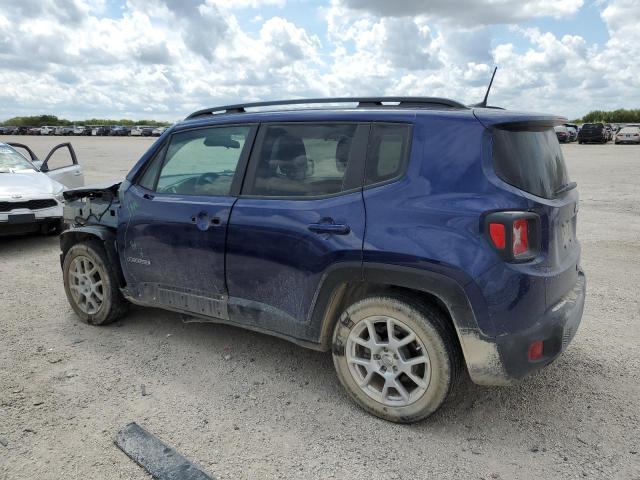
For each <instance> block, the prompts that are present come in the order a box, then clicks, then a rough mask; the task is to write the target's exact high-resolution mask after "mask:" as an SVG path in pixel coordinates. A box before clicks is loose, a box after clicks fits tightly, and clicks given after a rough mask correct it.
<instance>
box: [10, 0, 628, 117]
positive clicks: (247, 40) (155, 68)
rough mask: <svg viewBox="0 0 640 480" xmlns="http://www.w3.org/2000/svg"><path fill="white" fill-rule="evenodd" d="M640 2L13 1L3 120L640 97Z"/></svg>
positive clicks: (610, 105)
mask: <svg viewBox="0 0 640 480" xmlns="http://www.w3.org/2000/svg"><path fill="white" fill-rule="evenodd" d="M638 18H640V0H563V1H562V2H558V1H551V0H529V1H527V2H522V1H521V0H446V1H445V0H402V1H396V2H389V1H388V0H326V1H319V0H297V1H294V0H234V1H232V2H231V1H228V0H22V1H21V2H20V3H16V2H15V1H13V0H0V81H2V84H3V89H2V91H0V104H1V105H3V108H2V110H1V111H0V118H8V117H10V116H13V115H24V114H38V113H52V114H56V115H59V116H65V117H67V118H82V117H86V116H98V117H118V118H123V117H131V118H159V119H160V118H161V119H167V120H175V119H178V118H181V117H183V116H184V115H185V114H187V113H188V112H189V111H191V110H195V109H198V108H201V107H202V106H205V105H206V106H209V105H216V104H224V103H227V102H231V103H236V102H239V101H245V100H247V101H249V100H268V99H274V98H285V97H286V98H289V97H291V98H293V97H297V98H299V97H310V96H313V97H317V96H341V95H423V96H427V95H432V96H445V97H451V98H455V99H457V100H460V101H463V102H469V103H470V102H474V101H477V100H479V99H480V98H481V97H482V95H483V91H484V88H485V87H486V83H487V82H488V79H489V76H490V72H491V70H492V68H493V66H494V65H498V67H499V70H498V75H497V77H496V82H495V84H494V90H493V92H492V97H491V100H492V102H493V103H495V104H498V105H501V106H505V107H508V108H514V109H521V110H539V111H540V110H542V111H548V112H553V113H558V114H563V115H566V116H568V117H570V118H575V117H578V116H582V115H583V114H585V113H586V112H587V111H589V110H592V109H614V108H620V107H627V108H629V107H635V108H638V107H640V60H639V59H638V57H637V55H636V56H635V57H633V56H631V55H629V53H628V52H629V51H636V52H637V48H638V45H640V27H639V26H638V21H637V19H638Z"/></svg>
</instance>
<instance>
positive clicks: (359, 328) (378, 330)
mask: <svg viewBox="0 0 640 480" xmlns="http://www.w3.org/2000/svg"><path fill="white" fill-rule="evenodd" d="M345 353H346V360H347V364H348V366H349V371H350V373H351V375H352V376H353V378H354V380H355V381H356V383H357V384H358V385H359V387H360V388H361V389H362V390H363V391H364V392H365V393H366V394H367V395H368V396H369V397H371V398H373V399H374V400H376V401H377V402H380V403H382V404H384V405H389V406H394V407H403V406H407V405H410V404H412V403H414V402H415V401H417V400H418V399H419V398H420V397H421V396H422V395H423V394H424V392H425V391H426V390H427V387H428V386H429V381H430V379H431V364H430V361H429V354H428V352H427V350H426V349H425V347H424V344H423V343H422V341H421V340H420V339H419V338H418V336H417V335H416V333H415V332H414V331H413V330H412V329H411V328H409V327H408V326H407V325H405V324H404V323H402V322H400V321H399V320H397V319H394V318H392V317H389V316H372V317H368V318H365V319H364V320H362V321H360V322H358V323H357V324H356V325H355V326H354V327H353V330H352V331H351V332H350V334H349V337H348V338H347V344H346V352H345Z"/></svg>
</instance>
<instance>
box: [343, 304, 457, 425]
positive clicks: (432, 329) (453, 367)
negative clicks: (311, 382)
mask: <svg viewBox="0 0 640 480" xmlns="http://www.w3.org/2000/svg"><path fill="white" fill-rule="evenodd" d="M333 363H334V365H335V368H336V372H337V374H338V378H339V379H340V382H341V383H342V385H343V386H344V388H345V389H346V390H347V393H348V394H349V395H350V396H351V397H352V398H353V399H354V400H355V401H356V403H357V404H358V405H360V406H361V407H362V408H363V409H365V410H367V411H368V412H370V413H372V414H374V415H376V416H378V417H380V418H384V419H386V420H390V421H392V422H399V423H410V422H415V421H418V420H421V419H423V418H425V417H428V416H429V415H431V414H432V413H434V412H435V411H436V410H437V409H438V408H439V407H440V406H441V405H442V403H443V402H444V401H445V399H446V398H447V396H448V395H449V392H450V391H451V389H452V387H453V385H454V384H455V382H456V380H457V377H458V375H459V373H460V370H461V360H460V353H459V348H458V345H457V343H456V340H455V333H454V332H453V331H452V327H451V325H450V323H449V322H448V319H447V318H446V317H445V315H444V314H443V313H442V312H441V311H440V310H439V309H437V308H435V307H432V306H428V305H423V304H421V303H419V302H416V301H414V300H413V299H411V298H404V297H397V296H388V297H387V296H381V297H369V298H366V299H364V300H361V301H359V302H357V303H355V304H353V305H352V306H350V307H349V308H348V309H347V310H346V311H345V312H344V313H343V315H342V316H341V318H340V320H339V321H338V323H337V324H336V326H335V329H334V335H333Z"/></svg>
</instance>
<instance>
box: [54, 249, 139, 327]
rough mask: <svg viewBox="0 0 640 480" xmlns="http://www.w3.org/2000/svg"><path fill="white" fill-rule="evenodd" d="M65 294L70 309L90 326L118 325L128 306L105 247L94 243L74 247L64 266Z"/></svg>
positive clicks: (68, 253)
mask: <svg viewBox="0 0 640 480" xmlns="http://www.w3.org/2000/svg"><path fill="white" fill-rule="evenodd" d="M62 274H63V278H64V290H65V293H66V294H67V299H68V300H69V304H70V305H71V308H73V310H74V312H75V313H76V315H78V317H80V319H81V320H82V321H83V322H85V323H89V324H91V325H106V324H108V323H111V322H114V321H116V320H117V319H118V318H120V317H121V316H122V315H124V313H125V312H126V310H127V307H128V302H127V301H126V300H125V298H124V297H123V296H122V293H121V292H120V289H119V288H118V275H117V271H116V268H115V266H114V265H112V264H111V263H110V262H109V259H108V257H107V254H106V252H105V250H104V248H103V246H102V245H101V244H100V243H99V242H98V241H95V240H90V241H87V242H81V243H77V244H75V245H73V246H72V247H71V248H70V249H69V251H68V252H67V254H66V255H65V257H64V262H63V265H62Z"/></svg>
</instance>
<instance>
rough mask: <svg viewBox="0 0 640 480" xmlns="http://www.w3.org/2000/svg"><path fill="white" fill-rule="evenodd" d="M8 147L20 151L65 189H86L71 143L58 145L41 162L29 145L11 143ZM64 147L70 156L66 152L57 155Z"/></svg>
mask: <svg viewBox="0 0 640 480" xmlns="http://www.w3.org/2000/svg"><path fill="white" fill-rule="evenodd" d="M8 145H10V146H12V147H13V148H15V149H16V150H18V151H19V152H20V153H21V154H22V155H23V156H24V157H25V158H27V159H29V160H31V163H33V164H34V165H35V166H36V167H37V168H39V169H40V171H41V172H42V173H45V174H46V175H47V176H49V177H50V178H52V179H54V180H55V181H56V182H58V183H61V184H62V185H64V186H65V187H67V188H78V187H84V174H83V173H82V167H81V166H80V165H79V164H78V158H77V157H76V152H75V150H74V149H73V147H72V146H71V144H70V143H68V142H66V143H61V144H60V145H56V146H55V147H53V148H52V149H51V151H50V152H49V154H48V155H47V157H46V158H45V159H44V160H40V159H39V158H38V156H37V155H36V154H35V153H34V152H33V150H31V148H29V146H28V145H25V144H23V143H15V142H9V143H8ZM63 147H66V148H67V152H68V155H65V154H64V153H63V152H64V150H62V151H61V152H60V153H59V154H58V155H56V152H57V151H58V150H60V149H61V148H63Z"/></svg>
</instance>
